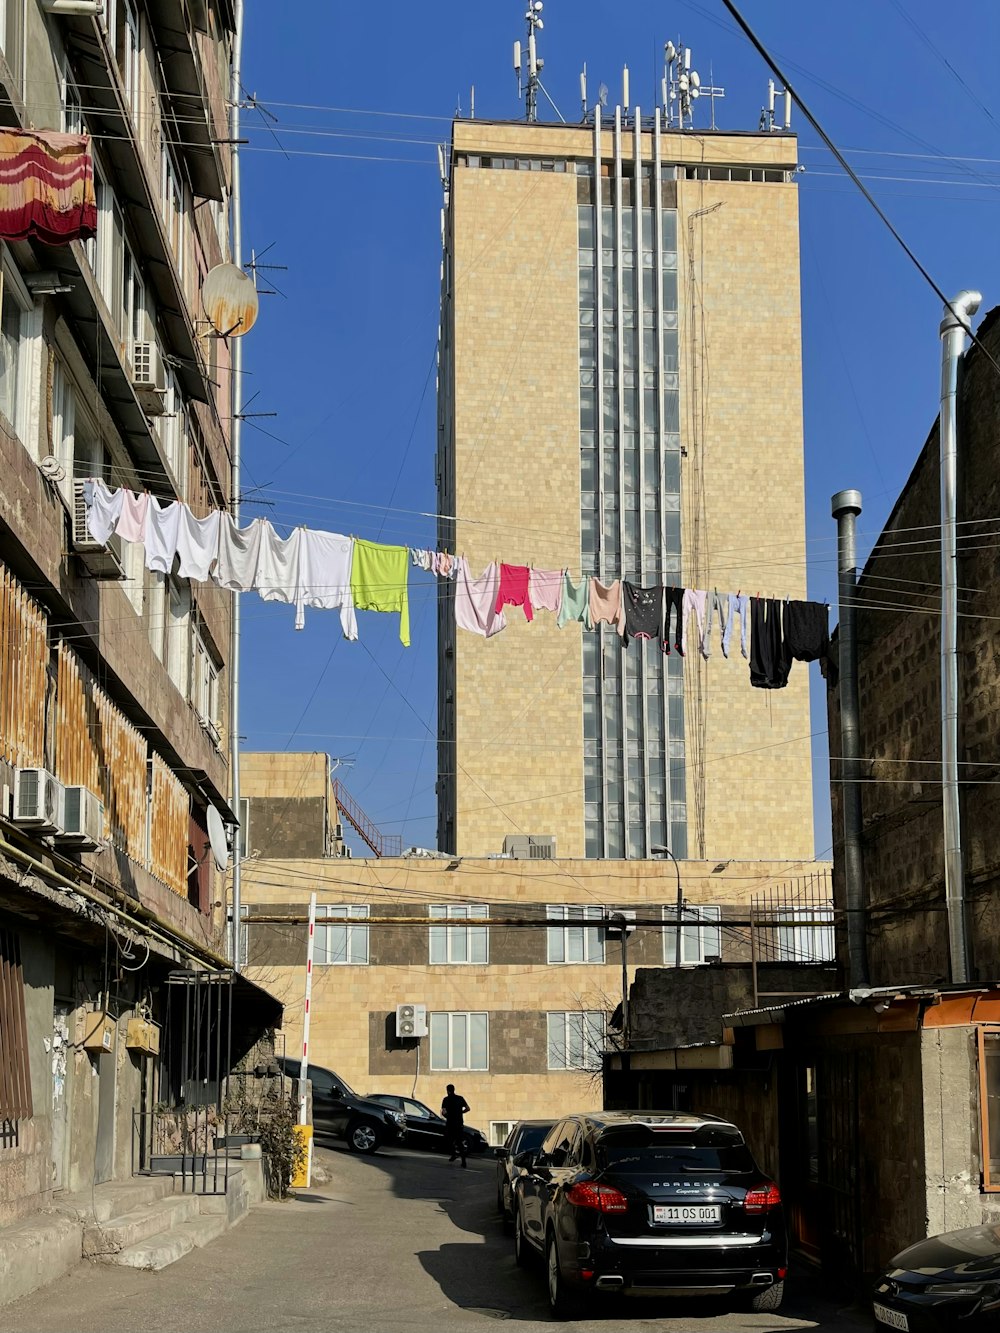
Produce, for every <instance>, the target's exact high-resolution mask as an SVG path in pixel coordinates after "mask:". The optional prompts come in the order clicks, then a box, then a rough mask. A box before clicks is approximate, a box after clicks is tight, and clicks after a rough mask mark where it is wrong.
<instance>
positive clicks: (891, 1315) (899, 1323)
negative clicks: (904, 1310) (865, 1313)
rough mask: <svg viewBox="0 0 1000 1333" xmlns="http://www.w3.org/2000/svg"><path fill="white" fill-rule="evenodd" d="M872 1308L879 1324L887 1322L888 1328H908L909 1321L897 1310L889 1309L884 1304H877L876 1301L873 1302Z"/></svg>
mask: <svg viewBox="0 0 1000 1333" xmlns="http://www.w3.org/2000/svg"><path fill="white" fill-rule="evenodd" d="M874 1308H875V1318H876V1319H877V1320H878V1322H879V1323H880V1324H888V1325H889V1327H890V1328H902V1329H905V1330H907V1331H908V1330H909V1327H910V1321H909V1320H908V1319H907V1317H906V1315H905V1314H901V1313H900V1311H899V1310H890V1309H888V1308H887V1307H886V1306H884V1305H879V1303H878V1301H876V1302H875V1304H874Z"/></svg>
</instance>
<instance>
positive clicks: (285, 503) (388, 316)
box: [241, 0, 1000, 855]
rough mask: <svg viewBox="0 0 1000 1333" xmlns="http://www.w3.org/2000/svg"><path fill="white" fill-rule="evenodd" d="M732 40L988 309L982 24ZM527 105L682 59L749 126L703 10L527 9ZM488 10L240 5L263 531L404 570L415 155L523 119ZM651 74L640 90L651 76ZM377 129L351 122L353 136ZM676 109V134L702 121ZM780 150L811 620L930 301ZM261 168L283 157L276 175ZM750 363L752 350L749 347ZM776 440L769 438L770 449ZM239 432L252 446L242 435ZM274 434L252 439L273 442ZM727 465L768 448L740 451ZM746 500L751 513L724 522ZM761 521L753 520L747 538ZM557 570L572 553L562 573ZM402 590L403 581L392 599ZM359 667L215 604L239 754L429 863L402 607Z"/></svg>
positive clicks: (866, 7) (757, 91)
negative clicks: (223, 613) (232, 630)
mask: <svg viewBox="0 0 1000 1333" xmlns="http://www.w3.org/2000/svg"><path fill="white" fill-rule="evenodd" d="M744 9H745V13H746V16H747V18H748V19H749V21H750V22H751V23H752V24H753V25H754V27H755V28H756V30H757V32H758V35H759V36H760V37H761V38H762V40H763V41H764V42H765V45H767V46H769V47H770V48H771V50H772V51H773V53H774V54H775V56H776V57H777V58H778V60H779V64H780V63H782V62H783V61H784V62H787V66H788V69H787V72H788V74H789V77H790V78H791V80H792V82H793V84H794V85H796V87H797V89H798V91H799V92H800V93H801V95H802V97H803V98H804V99H805V101H806V103H807V105H809V107H810V109H811V110H812V111H813V112H814V113H815V114H816V115H818V116H819V118H820V120H821V121H822V123H823V124H824V127H825V128H826V130H827V132H828V133H829V134H831V135H832V137H833V138H834V140H835V141H836V142H837V143H838V145H840V146H841V147H842V148H843V149H844V150H845V151H846V150H852V151H850V152H849V153H848V156H849V158H850V160H851V163H852V165H853V166H854V167H855V169H856V170H857V171H858V172H859V173H860V174H862V176H863V177H864V178H865V180H866V183H867V185H868V187H869V188H870V189H871V190H872V192H873V193H874V194H875V195H876V197H877V198H878V200H879V202H880V203H881V204H882V206H883V207H884V208H885V209H886V211H887V212H888V213H889V214H890V216H891V217H892V219H893V221H894V222H895V224H896V225H897V227H898V228H899V230H900V231H901V232H902V233H903V235H904V236H905V238H906V239H907V241H908V243H909V244H910V245H911V247H912V248H913V249H914V250H915V251H916V253H917V254H918V255H919V257H920V258H921V260H922V262H923V263H924V264H925V265H926V266H927V267H928V268H929V269H930V271H931V272H932V274H933V276H934V278H935V280H936V281H937V282H938V284H939V285H940V286H941V287H942V288H943V289H944V290H945V291H946V292H947V293H948V294H949V295H951V294H952V293H954V292H955V291H958V290H959V289H961V288H962V287H978V288H979V289H980V290H981V291H982V292H983V294H984V298H985V299H984V302H983V311H984V312H985V311H986V310H989V309H990V308H992V306H993V305H995V304H997V303H998V302H1000V282H998V277H1000V274H998V267H1000V261H998V256H997V242H996V237H997V215H998V209H1000V197H998V190H1000V137H998V130H1000V98H997V96H996V92H995V88H996V83H995V72H994V68H993V67H994V65H995V56H996V51H997V50H998V38H1000V6H997V5H996V4H995V3H993V2H992V0H967V2H966V3H965V4H963V5H953V6H948V7H945V6H941V5H940V4H938V3H934V2H932V0H879V3H877V4H871V3H864V4H862V3H860V2H859V0H841V3H838V4H837V5H815V4H805V5H789V4H787V2H786V0H745V4H744ZM544 18H545V24H546V26H545V31H544V33H543V34H542V37H541V43H540V51H541V53H542V54H543V55H544V57H545V62H546V63H545V70H544V75H543V78H544V82H545V85H546V87H547V89H548V91H549V92H550V93H551V95H552V97H553V99H554V101H555V102H556V104H557V105H558V106H559V108H560V110H561V111H562V113H563V115H564V116H565V117H566V119H567V120H570V121H572V120H575V119H578V117H579V114H580V104H579V91H578V80H579V72H580V69H581V67H582V65H583V63H584V62H586V64H587V70H588V81H589V86H590V90H591V97H592V98H593V96H594V95H596V91H597V89H598V86H599V84H600V83H601V82H604V83H606V84H607V85H608V87H609V89H610V90H611V94H610V97H609V102H610V103H611V104H612V105H613V104H614V102H615V101H616V100H620V90H621V69H622V66H623V64H628V66H629V68H630V71H631V88H632V101H633V102H638V103H639V104H640V105H641V106H642V107H643V108H647V107H648V108H651V107H652V105H653V103H654V99H656V97H657V94H658V87H659V82H658V81H659V55H658V53H659V52H660V51H661V50H662V45H663V42H664V41H665V40H666V39H667V38H672V39H673V40H674V41H675V42H676V41H677V39H678V37H681V38H682V39H683V41H684V43H685V44H686V45H688V46H690V47H691V48H692V50H693V53H694V64H695V66H696V67H697V68H698V69H699V70H700V72H701V74H702V79H703V82H708V76H709V74H710V73H711V75H712V77H713V78H714V82H715V83H716V84H717V85H721V86H723V87H724V88H725V90H726V95H725V98H724V100H721V101H719V102H717V104H716V116H717V124H718V127H719V128H720V129H741V130H747V129H755V128H756V126H757V121H758V117H759V113H760V108H761V105H762V102H763V99H764V93H765V88H766V82H767V78H768V71H767V70H766V69H765V67H764V65H763V64H762V62H761V60H760V58H759V57H758V56H757V55H756V53H755V52H754V51H753V50H752V48H751V47H750V46H749V45H748V43H747V42H746V40H745V39H744V38H743V37H742V35H741V34H739V32H738V31H737V29H736V28H735V26H734V24H733V23H732V21H731V20H730V19H729V17H728V15H727V14H726V12H725V9H724V6H723V5H722V4H721V0H673V3H671V4H658V3H648V2H647V0H633V2H632V3H629V4H622V3H620V0H618V2H617V3H612V2H611V0H603V2H602V0H572V3H570V2H569V0H546V3H545V10H544ZM523 26H524V25H523V8H522V6H521V5H520V4H518V3H514V0H503V2H502V3H501V2H500V0H477V2H476V3H475V4H464V5H454V6H452V7H451V11H450V12H448V11H447V10H446V9H445V8H443V7H440V6H431V5H428V4H420V5H414V4H403V3H400V2H399V0H392V2H391V3H372V4H369V5H367V6H348V5H343V4H336V5H332V4H330V3H328V0H296V3H295V4H288V5H284V6H282V7H280V8H279V9H278V10H274V9H272V8H271V7H270V6H266V5H263V4H261V3H249V4H248V5H247V27H246V40H245V48H244V80H243V81H244V85H245V87H246V89H247V91H248V92H249V93H251V94H254V95H255V96H256V97H257V99H258V101H259V102H260V103H261V104H262V106H263V107H265V108H266V109H267V112H269V113H270V116H273V117H276V118H277V120H276V122H275V121H274V120H271V119H270V116H268V115H265V114H263V113H258V112H254V111H248V112H246V113H245V119H244V128H245V132H246V135H247V137H248V138H249V139H250V144H249V145H248V147H247V148H246V149H244V156H243V164H244V209H243V216H244V245H245V252H246V253H245V258H247V259H249V252H250V250H251V248H252V249H254V250H256V251H258V252H260V251H263V250H264V249H265V248H266V247H270V248H268V249H267V254H266V256H264V258H263V260H262V262H265V263H267V262H272V263H275V264H282V265H287V271H281V272H273V273H270V274H269V273H266V272H263V273H262V274H261V281H262V283H264V284H266V282H267V280H268V278H271V279H273V281H274V283H276V284H277V286H278V287H279V288H280V289H281V292H282V293H283V294H282V295H273V296H266V297H264V298H263V299H262V311H261V316H260V320H259V322H258V324H257V327H256V328H255V329H254V330H253V332H252V333H251V334H250V335H249V336H248V337H247V340H246V343H245V347H244V357H245V360H244V366H245V369H246V372H247V375H246V386H247V388H246V393H247V396H248V397H249V396H250V395H251V394H254V393H257V394H259V396H258V397H257V398H256V399H255V401H254V402H253V404H252V405H251V406H250V408H249V410H250V411H261V412H276V413H277V414H278V415H277V416H276V417H273V418H270V417H268V418H259V419H257V420H256V421H255V423H254V424H253V425H249V424H248V425H247V426H246V427H245V429H244V434H243V443H244V451H243V456H244V481H245V488H246V489H247V490H248V491H249V490H250V489H251V488H252V487H254V486H260V487H262V488H263V489H261V490H260V491H259V492H256V494H257V495H259V496H260V497H261V498H262V499H265V500H267V501H268V507H261V508H256V507H255V508H250V507H249V506H248V507H247V508H246V509H245V511H244V512H245V515H246V516H247V517H249V516H250V515H252V514H261V515H264V516H266V517H268V518H270V519H271V520H272V522H274V523H275V524H276V525H278V526H279V527H290V526H294V525H295V524H300V523H307V524H308V525H309V526H311V527H316V528H325V529H330V530H334V531H339V532H346V533H353V534H356V535H358V536H363V537H368V538H372V539H375V540H383V541H391V542H399V543H401V544H408V545H424V544H428V545H429V544H431V543H432V540H433V523H432V520H430V519H428V518H424V517H421V516H420V513H419V512H414V511H433V510H434V509H435V508H436V503H435V494H434V475H433V473H434V467H433V458H434V436H435V391H434V372H433V358H434V352H435V341H436V334H437V316H438V265H439V260H440V231H439V211H440V206H441V190H440V184H439V179H438V172H437V155H436V149H435V144H436V143H438V142H446V141H447V139H448V134H449V122H450V118H451V117H452V116H453V115H454V114H455V112H456V111H461V113H462V114H468V112H469V106H470V89H471V87H472V86H473V85H474V86H475V106H476V114H477V116H481V117H494V118H507V117H517V116H519V115H520V114H522V107H521V106H520V105H519V104H518V102H517V100H516V87H515V81H514V75H513V71H512V68H511V46H512V43H513V41H514V39H515V38H519V37H522V36H523ZM654 71H655V73H654ZM376 113H377V114H376ZM707 116H708V108H707V106H706V105H705V103H704V102H702V103H701V105H700V107H699V111H698V119H697V120H696V124H700V125H702V126H704V125H707V123H708V120H707ZM793 128H794V129H796V130H797V131H798V132H799V134H800V159H801V161H802V162H803V164H804V166H805V168H806V170H805V171H804V172H803V173H802V175H801V176H800V193H801V219H802V234H801V253H802V305H803V312H802V313H803V351H804V365H805V371H804V392H805V441H806V442H805V454H806V498H807V521H808V533H807V536H808V551H809V587H810V594H811V595H812V596H814V597H817V598H820V599H822V598H827V599H829V600H830V602H831V604H835V600H836V599H835V592H836V561H835V545H836V543H835V527H834V524H833V523H832V520H831V518H830V496H831V494H832V493H833V492H834V491H836V490H839V489H841V488H844V487H857V488H858V489H860V490H861V491H862V492H863V494H864V502H865V510H864V514H863V515H862V518H861V520H860V528H861V532H862V547H863V551H865V550H867V548H868V546H869V545H870V543H871V541H872V540H873V539H874V537H875V535H877V532H878V529H879V526H880V524H881V522H882V521H883V519H884V518H885V516H886V514H887V513H888V511H889V509H890V508H891V506H892V503H893V500H894V498H895V496H896V495H897V494H898V491H899V489H900V487H901V486H902V484H903V483H904V481H905V479H906V477H907V475H908V473H909V470H910V468H911V466H912V464H913V461H914V459H915V457H916V454H917V452H918V450H919V448H920V446H921V445H922V443H923V441H924V439H925V438H926V435H927V432H928V430H929V428H930V426H931V424H932V422H933V419H934V417H935V415H936V411H937V393H938V375H939V359H940V349H939V343H938V336H937V328H938V323H939V320H940V302H939V301H938V299H937V297H936V296H935V295H934V293H933V292H932V291H931V290H930V289H929V288H928V287H927V285H926V284H925V283H924V281H923V279H922V278H921V277H920V275H919V274H918V273H917V272H916V270H915V269H914V268H913V266H912V265H911V264H910V262H909V260H908V259H907V258H906V257H905V255H904V254H903V253H902V252H901V251H900V250H899V248H898V247H897V246H896V244H895V242H894V241H893V240H892V238H891V237H890V236H889V234H888V233H887V232H886V231H885V230H884V228H883V227H882V224H881V223H880V222H879V220H878V218H877V217H876V216H875V214H874V213H873V212H872V210H871V209H870V208H869V206H868V205H867V204H866V203H865V202H864V200H863V199H862V198H861V196H860V195H859V194H858V192H857V191H856V190H855V188H854V187H853V185H851V183H850V182H849V181H848V180H847V179H846V178H845V177H844V176H843V175H842V173H840V171H839V169H838V168H837V166H836V164H835V163H834V161H833V160H832V158H831V157H830V155H829V153H828V152H827V151H826V150H825V149H823V148H822V147H821V145H820V144H819V140H818V139H817V137H816V135H815V134H814V133H813V131H812V130H811V129H810V128H809V127H808V125H807V124H806V122H805V120H804V117H803V116H802V115H801V113H800V112H799V111H798V109H796V110H795V112H794V114H793ZM282 146H283V147H284V149H285V150H287V154H288V155H287V156H285V153H284V152H283V151H282ZM760 336H761V337H767V327H766V323H764V324H762V327H761V330H760ZM776 425H777V426H778V427H779V428H780V423H776ZM264 432H269V434H265V433H264ZM272 437H278V438H272ZM746 443H747V448H748V449H756V448H766V441H754V440H748V441H747V442H746ZM747 502H748V503H751V502H753V503H759V502H760V501H759V499H757V498H753V499H752V498H751V497H747ZM762 521H763V522H766V521H767V515H766V512H764V513H762ZM568 555H572V553H568ZM418 580H419V581H418ZM361 619H362V624H361V634H362V640H363V642H362V643H356V644H350V643H346V642H343V641H342V640H341V639H340V630H339V621H338V618H337V617H336V616H335V615H333V614H331V613H323V612H315V613H313V614H312V615H311V616H310V617H309V618H308V619H307V622H306V629H305V630H304V631H303V632H301V633H295V631H294V630H293V629H292V617H291V614H290V611H289V608H287V607H277V606H273V605H271V606H268V605H265V604H263V603H261V602H259V601H258V600H256V599H254V598H250V597H248V598H246V599H245V600H244V604H243V623H244V654H243V694H242V709H243V721H242V728H241V730H242V733H243V735H244V736H245V738H246V741H245V744H246V747H247V748H250V749H293V750H299V749H302V750H325V751H327V752H328V753H330V754H331V755H333V756H339V757H343V758H344V759H345V760H346V761H347V763H346V765H345V771H344V773H343V776H344V777H345V780H346V782H347V784H348V786H349V787H350V789H351V791H352V792H353V794H354V795H355V797H356V798H357V799H358V801H359V802H360V803H361V805H362V806H363V807H364V808H365V809H366V810H367V811H368V813H369V814H370V815H371V816H372V817H373V818H374V819H375V820H376V821H377V822H378V823H379V824H380V825H381V826H382V827H383V829H384V831H385V832H387V833H399V834H401V835H402V836H403V841H404V845H411V844H416V845H421V846H433V845H434V841H435V796H434V781H435V766H436V754H435V746H434V743H433V733H434V729H435V671H436V665H435V660H436V654H435V647H436V645H435V614H434V601H433V588H432V586H431V583H430V581H429V579H428V577H427V576H417V577H416V578H415V579H414V580H413V581H412V582H411V622H412V626H411V628H412V640H413V646H412V647H411V648H410V649H408V650H407V649H403V648H402V647H401V645H400V643H399V640H398V636H397V625H396V618H395V617H388V616H385V617H383V616H373V615H365V616H363V617H362V618H361ZM810 672H811V673H813V674H812V679H811V686H812V694H813V729H814V731H816V732H817V733H822V734H818V735H817V737H816V741H815V745H816V750H815V754H816V765H815V781H816V789H817V799H816V838H817V841H816V850H817V854H820V855H822V854H823V853H824V851H825V850H826V849H827V848H828V847H829V845H830V836H829V822H830V820H829V808H828V798H827V793H828V782H827V778H828V769H827V763H826V756H827V748H826V737H825V730H826V717H825V704H824V686H823V682H822V680H821V678H820V677H819V674H818V668H817V667H815V666H813V667H811V668H810Z"/></svg>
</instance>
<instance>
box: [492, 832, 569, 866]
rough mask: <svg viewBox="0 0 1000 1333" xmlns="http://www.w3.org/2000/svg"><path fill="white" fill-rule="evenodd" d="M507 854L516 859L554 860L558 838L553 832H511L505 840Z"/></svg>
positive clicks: (505, 852)
mask: <svg viewBox="0 0 1000 1333" xmlns="http://www.w3.org/2000/svg"><path fill="white" fill-rule="evenodd" d="M503 851H504V855H505V856H512V857H514V859H515V860H516V861H552V860H554V859H555V855H556V840H555V838H554V837H553V836H552V835H551V834H546V835H545V836H541V835H539V834H536V833H509V834H508V835H507V837H506V838H504V840H503Z"/></svg>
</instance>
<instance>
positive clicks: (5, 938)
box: [0, 928, 32, 1144]
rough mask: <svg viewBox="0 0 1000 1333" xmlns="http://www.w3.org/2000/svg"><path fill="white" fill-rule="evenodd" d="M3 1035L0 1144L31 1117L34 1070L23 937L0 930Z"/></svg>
mask: <svg viewBox="0 0 1000 1333" xmlns="http://www.w3.org/2000/svg"><path fill="white" fill-rule="evenodd" d="M0 1032H3V1034H4V1050H3V1075H4V1076H3V1078H0V1130H2V1131H3V1138H2V1140H0V1142H2V1143H4V1144H6V1143H7V1141H8V1140H12V1139H14V1138H16V1134H15V1131H14V1126H13V1122H15V1121H17V1120H21V1119H26V1118H27V1117H28V1116H30V1115H31V1113H32V1112H31V1070H30V1068H29V1066H28V1043H27V1025H26V1023H25V1018H24V977H23V974H22V972H21V941H20V936H18V935H16V934H15V933H14V931H12V930H4V929H2V928H0Z"/></svg>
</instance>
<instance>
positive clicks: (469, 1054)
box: [430, 1013, 490, 1069]
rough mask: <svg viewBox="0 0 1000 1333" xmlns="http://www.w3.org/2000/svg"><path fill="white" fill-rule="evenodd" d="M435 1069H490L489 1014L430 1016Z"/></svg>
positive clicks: (432, 1059) (432, 1058)
mask: <svg viewBox="0 0 1000 1333" xmlns="http://www.w3.org/2000/svg"><path fill="white" fill-rule="evenodd" d="M430 1044H431V1069H489V1067H490V1060H489V1047H490V1043H489V1014H483V1013H476V1014H473V1013H453V1014H431V1015H430Z"/></svg>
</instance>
